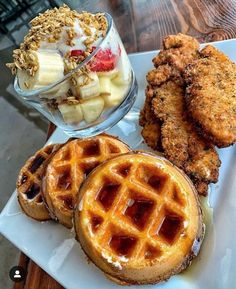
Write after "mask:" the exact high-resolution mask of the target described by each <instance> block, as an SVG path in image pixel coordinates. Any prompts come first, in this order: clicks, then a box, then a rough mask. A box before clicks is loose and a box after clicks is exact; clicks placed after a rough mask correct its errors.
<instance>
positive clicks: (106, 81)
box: [99, 76, 112, 95]
mask: <svg viewBox="0 0 236 289" xmlns="http://www.w3.org/2000/svg"><path fill="white" fill-rule="evenodd" d="M99 83H100V94H102V95H106V94H111V86H112V84H111V79H110V78H108V77H105V76H103V77H99Z"/></svg>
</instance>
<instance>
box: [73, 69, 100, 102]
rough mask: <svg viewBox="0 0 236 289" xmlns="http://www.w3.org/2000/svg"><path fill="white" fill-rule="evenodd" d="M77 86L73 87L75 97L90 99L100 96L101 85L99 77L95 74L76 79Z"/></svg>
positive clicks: (91, 73)
mask: <svg viewBox="0 0 236 289" xmlns="http://www.w3.org/2000/svg"><path fill="white" fill-rule="evenodd" d="M74 78H75V80H76V82H77V85H74V86H73V87H72V92H73V94H74V95H76V96H79V97H81V98H82V99H89V98H92V97H95V96H98V95H99V94H100V84H99V79H98V76H97V74H96V73H95V72H90V73H89V74H88V75H81V76H79V77H78V78H76V77H74Z"/></svg>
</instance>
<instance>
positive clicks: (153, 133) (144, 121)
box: [139, 85, 162, 151]
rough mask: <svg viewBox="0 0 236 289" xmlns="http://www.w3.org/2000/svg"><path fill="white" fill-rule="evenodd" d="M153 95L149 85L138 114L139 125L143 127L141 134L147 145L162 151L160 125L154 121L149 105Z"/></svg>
mask: <svg viewBox="0 0 236 289" xmlns="http://www.w3.org/2000/svg"><path fill="white" fill-rule="evenodd" d="M153 93H154V90H153V89H152V87H151V86H150V85H149V86H147V88H146V100H145V103H144V107H143V109H142V110H141V112H140V117H139V124H140V125H141V126H142V127H143V129H142V131H141V134H142V136H143V139H144V140H145V142H146V143H147V145H148V146H149V147H151V148H152V149H154V150H158V151H162V146H161V124H160V122H159V121H158V120H157V119H156V117H155V115H154V113H153V110H152V105H151V101H152V98H153Z"/></svg>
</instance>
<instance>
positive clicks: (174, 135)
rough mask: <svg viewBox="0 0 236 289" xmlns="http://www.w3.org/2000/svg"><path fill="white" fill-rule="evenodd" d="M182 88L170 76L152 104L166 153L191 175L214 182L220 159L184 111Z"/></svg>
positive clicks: (197, 178)
mask: <svg viewBox="0 0 236 289" xmlns="http://www.w3.org/2000/svg"><path fill="white" fill-rule="evenodd" d="M184 93H185V91H184V88H183V87H181V86H180V85H179V84H177V83H176V82H174V81H172V80H170V81H168V82H167V83H164V84H163V85H161V86H160V87H158V88H157V89H156V93H155V97H154V98H153V101H152V105H153V108H154V113H155V115H156V116H157V117H158V118H159V119H160V120H162V121H163V124H162V128H161V137H162V146H163V149H164V154H165V156H166V157H167V158H168V159H169V160H170V161H171V162H173V163H174V164H175V165H177V166H178V167H180V168H182V169H183V170H184V171H185V172H186V173H187V174H188V175H189V176H190V177H191V178H192V179H194V180H198V181H199V180H201V181H204V182H206V183H210V182H216V181H217V179H218V167H219V165H220V161H219V158H218V155H217V153H216V151H215V149H214V147H213V145H212V144H211V143H209V142H207V141H206V140H205V139H204V138H202V137H201V136H200V135H198V134H197V131H196V129H195V127H194V125H193V124H192V122H191V121H190V120H189V118H188V116H187V114H186V111H185V102H184Z"/></svg>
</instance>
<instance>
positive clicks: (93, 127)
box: [14, 13, 138, 137]
mask: <svg viewBox="0 0 236 289" xmlns="http://www.w3.org/2000/svg"><path fill="white" fill-rule="evenodd" d="M105 16H106V18H107V21H108V30H107V33H106V36H105V37H104V39H103V40H102V42H101V43H100V45H98V46H97V47H94V50H93V52H92V53H91V54H90V55H89V56H88V57H87V58H85V60H84V61H83V62H82V63H80V64H79V65H78V66H77V67H75V68H74V69H73V70H71V71H70V72H69V73H67V74H66V75H65V76H64V77H63V78H62V79H60V80H59V81H57V82H55V83H53V84H51V85H48V86H45V87H43V88H40V89H34V90H29V89H27V90H25V89H22V88H21V87H22V85H20V83H19V78H18V76H16V78H15V81H14V88H15V91H16V92H17V93H18V95H20V96H21V97H22V98H23V99H24V100H25V101H26V102H27V103H29V104H30V105H31V106H33V107H34V108H36V109H37V110H38V111H39V112H40V113H42V114H43V115H44V116H45V117H46V118H47V119H48V120H49V121H51V122H52V123H54V124H55V125H56V126H57V127H59V128H61V129H62V130H63V131H64V132H65V133H66V134H68V135H69V136H72V137H88V136H93V135H96V134H99V133H101V132H104V131H106V130H107V129H109V128H111V127H112V126H114V125H115V124H116V123H117V122H119V121H120V120H121V119H122V118H123V117H124V116H125V115H126V114H127V113H128V112H129V110H130V109H131V107H132V105H133V104H134V101H135V98H136V95H137V90H138V87H137V81H136V79H135V75H134V72H133V70H132V67H131V65H130V62H129V59H128V56H127V54H126V51H125V49H124V46H123V43H122V41H121V39H120V37H119V34H118V32H117V29H116V27H115V24H114V22H113V19H112V17H111V16H110V15H109V14H107V13H105ZM59 53H60V52H59ZM104 55H105V61H107V62H108V64H109V63H110V62H109V61H110V60H111V59H112V61H113V64H114V67H112V71H106V70H105V71H102V68H101V65H100V62H99V61H100V59H103V61H104ZM99 65H100V66H99ZM84 68H86V71H91V72H92V73H93V75H95V77H96V80H97V79H98V85H99V89H100V90H99V91H100V92H99V95H97V96H96V97H94V98H88V99H87V98H86V97H84V99H81V100H80V99H75V98H74V97H73V93H74V92H75V93H77V90H79V91H81V87H82V92H83V93H84V95H85V96H86V92H87V90H88V91H89V89H90V88H89V87H88V88H86V89H85V88H83V86H81V83H80V80H81V79H83V80H84V77H86V75H85V76H84V75H83V71H84ZM98 68H99V69H98ZM97 70H99V71H97ZM95 71H96V72H95ZM78 77H79V78H78ZM76 79H77V81H76V82H75V80H76ZM78 79H79V81H78ZM82 85H83V84H82ZM91 89H93V88H92V87H91ZM68 93H69V94H68ZM61 95H66V96H65V98H66V104H65V103H64V100H63V98H62V99H61V104H59V105H58V104H55V103H56V102H54V101H53V100H54V99H56V98H58V97H61ZM68 100H69V101H68Z"/></svg>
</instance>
